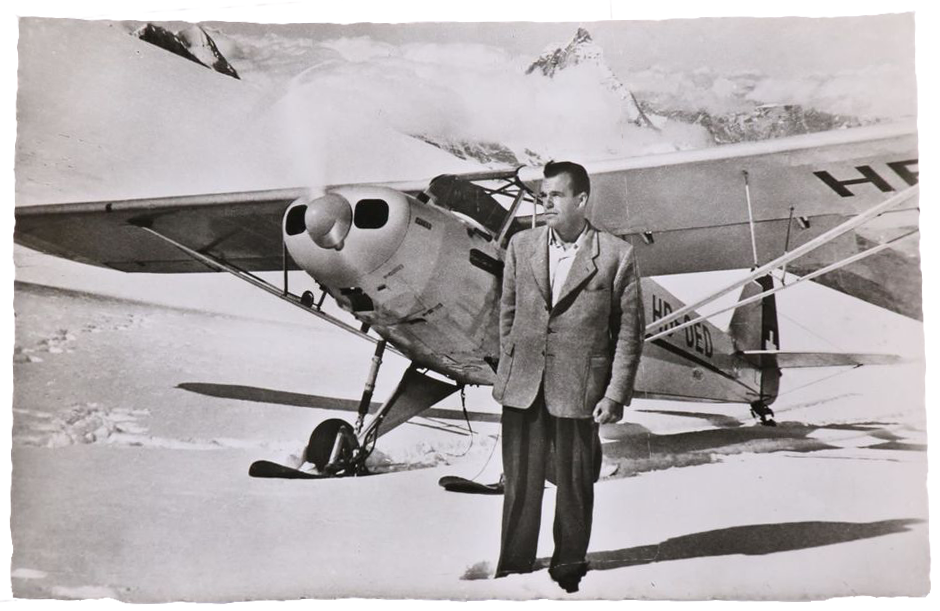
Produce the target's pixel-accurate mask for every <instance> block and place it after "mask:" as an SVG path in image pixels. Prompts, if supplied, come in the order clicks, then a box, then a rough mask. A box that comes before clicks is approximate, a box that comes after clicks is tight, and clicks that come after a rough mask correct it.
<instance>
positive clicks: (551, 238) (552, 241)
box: [548, 223, 588, 250]
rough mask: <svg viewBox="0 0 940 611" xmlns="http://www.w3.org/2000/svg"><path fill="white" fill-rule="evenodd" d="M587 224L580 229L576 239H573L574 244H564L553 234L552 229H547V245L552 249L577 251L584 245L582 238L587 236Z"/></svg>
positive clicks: (553, 229)
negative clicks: (572, 249)
mask: <svg viewBox="0 0 940 611" xmlns="http://www.w3.org/2000/svg"><path fill="white" fill-rule="evenodd" d="M587 229H588V224H587V223H584V227H582V228H581V233H579V234H578V237H577V238H575V240H574V242H573V243H571V242H565V241H564V240H562V239H561V237H559V236H558V234H557V233H555V228H554V227H549V228H548V245H549V246H551V247H552V248H561V249H562V250H568V249H570V248H574V249H575V250H577V249H578V248H580V247H581V245H582V244H584V236H586V235H587Z"/></svg>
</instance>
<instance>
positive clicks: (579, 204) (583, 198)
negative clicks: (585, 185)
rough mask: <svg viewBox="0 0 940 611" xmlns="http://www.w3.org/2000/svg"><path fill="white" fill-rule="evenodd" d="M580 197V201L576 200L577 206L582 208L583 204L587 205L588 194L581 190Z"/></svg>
mask: <svg viewBox="0 0 940 611" xmlns="http://www.w3.org/2000/svg"><path fill="white" fill-rule="evenodd" d="M580 197H581V201H580V202H578V208H584V207H585V206H587V201H588V194H587V193H585V192H584V191H582V192H581V195H580Z"/></svg>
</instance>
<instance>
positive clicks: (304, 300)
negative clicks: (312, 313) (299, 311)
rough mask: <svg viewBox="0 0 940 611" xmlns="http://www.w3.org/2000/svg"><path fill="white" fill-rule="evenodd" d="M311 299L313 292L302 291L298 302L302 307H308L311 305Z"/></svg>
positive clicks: (312, 299) (312, 298)
mask: <svg viewBox="0 0 940 611" xmlns="http://www.w3.org/2000/svg"><path fill="white" fill-rule="evenodd" d="M313 301H314V297H313V292H311V291H304V293H303V295H301V296H300V304H301V305H303V306H304V307H307V308H309V307H311V306H313Z"/></svg>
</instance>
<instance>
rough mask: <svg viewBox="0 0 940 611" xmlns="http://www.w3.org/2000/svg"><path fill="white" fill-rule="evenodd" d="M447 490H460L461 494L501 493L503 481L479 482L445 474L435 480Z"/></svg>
mask: <svg viewBox="0 0 940 611" xmlns="http://www.w3.org/2000/svg"><path fill="white" fill-rule="evenodd" d="M437 483H438V484H439V485H440V486H441V487H442V488H443V489H444V490H447V491H448V492H462V493H463V494H502V493H503V483H502V482H497V483H495V484H481V483H479V482H475V481H473V480H469V479H466V478H464V477H457V476H455V475H445V476H444V477H442V478H441V479H440V480H439V481H438V482H437Z"/></svg>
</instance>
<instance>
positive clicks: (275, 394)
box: [177, 382, 499, 435]
mask: <svg viewBox="0 0 940 611" xmlns="http://www.w3.org/2000/svg"><path fill="white" fill-rule="evenodd" d="M177 388H180V389H182V390H188V391H190V392H194V393H197V394H200V395H206V396H209V397H217V398H219V399H234V400H238V401H251V402H255V403H273V404H275V405H291V406H294V407H307V408H311V409H332V410H337V411H343V412H356V411H358V410H359V401H358V400H356V399H342V398H339V397H326V396H322V395H307V394H303V393H296V392H287V391H283V390H273V389H270V388H259V387H257V386H240V385H238V384H213V383H207V382H183V383H181V384H178V385H177ZM381 405H382V404H381V403H378V402H376V401H373V402H372V403H370V404H369V413H374V412H375V411H376V410H377V409H378V408H379V407H380V406H381ZM421 416H422V417H424V418H442V419H445V420H459V421H461V422H463V421H464V415H463V412H462V411H460V410H456V409H444V408H435V407H432V408H430V409H428V410H426V411H425V412H424V413H422V414H421ZM467 418H468V419H469V420H471V421H472V422H496V423H498V422H499V414H491V413H486V412H474V411H470V410H467ZM411 424H415V425H418V426H425V427H428V428H434V429H440V430H444V431H447V432H451V433H454V434H457V435H469V433H468V432H466V431H465V430H463V429H458V428H453V427H450V428H443V427H438V426H433V425H428V424H423V423H419V422H414V421H412V422H411Z"/></svg>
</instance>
